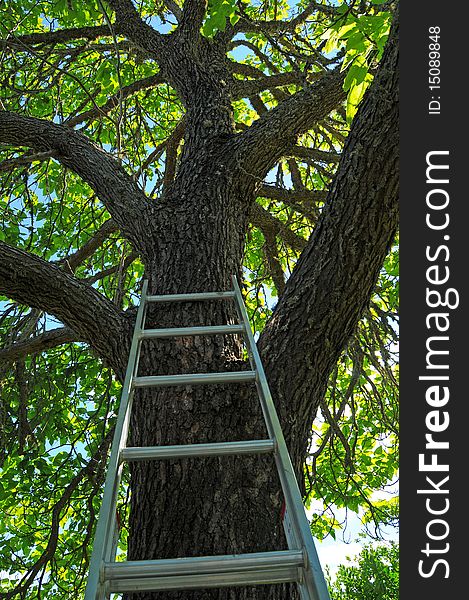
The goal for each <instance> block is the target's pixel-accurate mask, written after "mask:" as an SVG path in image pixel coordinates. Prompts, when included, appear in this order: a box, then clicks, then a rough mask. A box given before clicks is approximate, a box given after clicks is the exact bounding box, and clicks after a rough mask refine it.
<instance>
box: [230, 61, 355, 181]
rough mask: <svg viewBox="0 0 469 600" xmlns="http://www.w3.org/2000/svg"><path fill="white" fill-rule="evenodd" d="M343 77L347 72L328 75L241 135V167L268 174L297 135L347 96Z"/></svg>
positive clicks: (293, 96)
mask: <svg viewBox="0 0 469 600" xmlns="http://www.w3.org/2000/svg"><path fill="white" fill-rule="evenodd" d="M343 78H344V74H343V73H338V72H332V73H328V74H326V75H324V76H323V77H322V78H321V79H320V80H318V81H317V82H315V83H313V84H312V85H310V86H309V87H308V88H306V89H305V90H302V91H299V92H297V93H296V94H293V95H292V96H290V97H289V98H287V99H286V100H284V101H283V102H281V103H280V104H279V105H278V106H277V107H276V108H274V109H273V110H271V111H269V112H268V113H266V114H264V115H262V116H261V117H260V118H259V119H258V120H257V121H255V122H254V123H253V124H252V125H251V127H249V129H247V130H246V131H245V132H244V133H242V134H241V135H239V136H237V138H236V139H235V140H234V142H233V143H234V144H235V145H236V146H237V149H236V150H235V152H236V154H237V157H238V164H239V166H240V167H241V168H242V169H244V170H245V171H246V172H248V173H250V174H251V175H253V176H255V177H262V176H264V175H265V173H266V172H267V170H268V169H269V168H270V167H271V166H272V164H273V163H274V162H275V160H276V159H278V158H279V157H280V156H284V155H285V154H287V149H289V148H291V147H292V146H294V145H295V142H296V137H297V136H299V135H301V134H302V133H305V132H306V131H308V130H309V129H311V127H312V126H313V125H314V124H315V123H317V122H318V121H321V120H322V119H324V118H325V117H326V116H327V115H328V114H329V113H330V112H331V111H332V110H334V109H335V108H336V107H337V106H338V105H339V104H340V103H341V102H342V101H343V100H344V99H345V92H344V91H343V89H342V82H343Z"/></svg>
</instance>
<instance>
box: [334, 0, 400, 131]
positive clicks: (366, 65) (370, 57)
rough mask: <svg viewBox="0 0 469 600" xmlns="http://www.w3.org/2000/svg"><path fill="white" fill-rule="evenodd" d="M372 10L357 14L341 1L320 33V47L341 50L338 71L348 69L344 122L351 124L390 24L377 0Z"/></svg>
mask: <svg viewBox="0 0 469 600" xmlns="http://www.w3.org/2000/svg"><path fill="white" fill-rule="evenodd" d="M373 4H375V5H377V9H376V11H375V12H374V13H371V14H369V13H367V14H359V13H358V12H357V11H356V10H354V8H353V5H352V6H350V7H349V6H348V5H347V4H345V3H343V4H342V5H341V6H340V8H339V12H340V14H341V18H339V19H338V20H337V21H336V22H335V23H334V24H333V25H332V26H331V27H330V28H329V29H328V30H327V31H326V32H325V33H324V34H323V39H325V40H326V44H325V47H324V50H325V51H326V52H328V53H334V52H337V51H339V50H340V51H342V52H343V53H344V61H343V63H342V67H341V68H342V70H345V69H348V73H347V76H346V78H345V81H344V90H345V91H347V92H348V95H347V111H346V112H347V122H348V123H351V122H352V119H353V117H354V115H355V113H356V112H357V108H358V105H359V103H360V101H361V100H362V98H363V96H364V94H365V91H366V90H367V88H368V87H369V85H370V83H371V81H372V80H373V75H372V71H373V69H374V68H375V67H376V64H377V63H378V62H379V60H380V59H381V57H382V54H383V50H384V46H385V44H386V40H387V38H388V35H389V28H390V26H391V17H392V16H391V14H390V13H389V12H379V10H380V9H379V8H378V5H380V4H383V2H382V1H381V0H378V1H374V2H373Z"/></svg>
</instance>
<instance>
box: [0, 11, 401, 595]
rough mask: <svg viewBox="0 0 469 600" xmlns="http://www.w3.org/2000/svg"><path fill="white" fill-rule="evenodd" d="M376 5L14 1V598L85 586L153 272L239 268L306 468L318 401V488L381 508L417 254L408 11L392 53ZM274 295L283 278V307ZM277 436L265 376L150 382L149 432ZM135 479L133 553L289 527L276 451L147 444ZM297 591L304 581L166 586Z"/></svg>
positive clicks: (10, 280) (213, 365)
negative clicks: (265, 408)
mask: <svg viewBox="0 0 469 600" xmlns="http://www.w3.org/2000/svg"><path fill="white" fill-rule="evenodd" d="M379 5H380V2H376V1H374V2H361V3H360V4H359V5H358V4H357V5H356V3H355V2H351V3H349V4H346V3H341V2H339V3H336V4H333V5H332V4H331V5H329V4H327V3H323V2H299V3H296V4H294V5H293V6H292V7H289V5H288V4H286V3H283V2H273V3H270V2H266V3H262V4H260V5H259V4H257V3H256V4H253V5H248V4H246V3H242V2H239V3H234V2H231V1H227V2H224V3H220V2H217V1H214V2H209V4H208V7H207V6H206V3H205V2H204V1H201V0H185V2H184V3H183V4H181V3H178V2H174V1H173V0H164V1H162V2H146V1H142V2H140V3H138V5H137V6H135V5H134V4H133V3H132V2H131V0H107V2H106V3H104V2H102V1H101V0H97V1H96V2H86V3H83V2H82V3H80V2H78V1H77V0H72V1H71V2H66V1H65V0H57V1H56V2H51V3H37V2H33V1H26V2H24V1H22V2H18V1H13V0H12V1H11V2H10V3H9V5H8V8H9V10H8V12H7V13H6V14H5V17H4V20H3V23H2V29H3V31H4V35H3V40H2V41H1V52H2V69H3V81H4V89H5V94H4V99H3V100H2V111H1V112H0V143H1V144H2V158H3V162H1V164H0V171H1V172H2V173H3V176H4V178H3V181H4V183H3V194H4V196H3V197H4V199H5V209H4V217H3V219H4V220H3V223H4V227H3V230H2V241H1V242H0V293H1V294H3V295H4V297H5V299H6V300H8V302H5V303H4V304H3V308H4V313H3V317H2V327H3V329H4V335H5V338H4V346H3V349H2V350H1V351H0V352H1V359H2V365H3V366H2V375H3V380H4V388H5V390H6V391H7V392H8V394H9V395H8V398H9V400H8V401H5V402H4V405H3V409H2V410H3V412H2V420H3V430H4V447H5V450H4V453H3V456H2V458H3V475H4V481H5V482H6V483H4V486H5V489H4V495H3V498H6V497H8V498H9V502H10V504H9V505H8V506H9V509H8V512H7V514H8V523H9V524H10V529H9V530H8V531H7V532H6V533H5V532H4V531H0V533H2V534H3V553H4V556H5V555H7V554H10V555H11V559H10V563H9V564H10V571H11V572H12V573H13V574H14V575H15V574H16V577H15V576H13V579H12V581H8V582H5V591H2V592H0V598H13V597H16V596H19V597H28V598H29V597H33V595H34V594H35V593H38V594H40V592H37V590H38V589H39V590H41V589H42V590H44V592H43V593H45V594H46V595H47V597H48V598H64V597H70V590H71V589H72V590H76V591H75V592H74V593H75V594H76V595H77V597H78V595H79V591H78V590H79V589H80V586H82V584H83V579H84V577H85V575H86V565H87V561H88V558H89V543H90V539H91V538H92V533H93V525H94V516H95V514H96V512H97V510H98V507H99V494H100V489H101V486H102V482H103V477H104V472H105V462H106V456H107V452H108V450H109V444H110V439H111V435H112V425H113V421H114V417H115V410H116V403H117V402H118V390H119V382H122V380H123V377H124V373H125V368H126V363H127V358H128V351H129V346H130V339H131V335H132V329H133V323H134V319H135V309H134V299H135V294H137V293H138V286H139V285H140V284H141V281H142V278H143V277H146V278H148V280H149V287H150V290H151V292H152V293H158V294H164V293H182V292H197V291H210V290H223V289H227V288H229V287H230V276H231V274H236V275H237V276H238V277H239V278H240V279H246V280H247V282H248V284H250V289H249V286H248V292H249V293H250V295H248V296H247V302H248V306H249V308H250V311H251V315H252V318H253V322H254V324H255V326H256V327H257V328H258V329H259V330H261V329H262V334H261V335H260V338H259V341H258V346H259V349H260V352H261V355H262V358H263V361H264V365H265V368H266V372H267V376H268V379H269V382H270V386H271V389H272V392H273V396H274V398H275V402H276V405H277V409H278V412H279V415H280V417H281V421H282V425H283V428H284V432H285V435H286V438H287V443H288V446H289V449H290V453H291V456H292V459H293V462H294V465H295V468H296V469H297V474H298V477H299V479H300V481H301V479H302V478H303V469H304V466H305V459H306V456H307V454H308V452H309V448H310V440H311V426H312V423H313V421H314V419H315V417H316V415H317V413H318V410H319V408H321V412H322V414H323V416H324V418H325V420H326V422H327V425H326V430H325V431H324V432H323V436H322V438H321V442H320V444H319V446H320V447H319V450H320V451H321V452H322V451H324V452H322V453H321V452H319V450H318V451H317V452H315V453H313V455H312V457H311V460H310V461H309V462H307V472H308V473H309V474H310V475H311V474H312V476H313V480H312V484H311V485H313V486H316V488H317V489H319V490H320V491H322V492H324V496H325V497H327V498H328V500H327V502H329V497H332V496H331V494H332V493H334V494H335V496H334V498H335V499H336V500H337V499H341V502H342V504H343V505H345V506H349V507H351V508H352V509H353V510H356V509H357V508H358V505H359V504H360V505H363V504H364V505H366V506H368V507H369V508H371V509H372V512H373V510H374V509H373V507H372V503H371V502H370V500H369V496H370V493H369V490H368V491H366V492H364V491H363V487H360V485H358V484H357V482H356V479H355V477H354V469H355V468H356V465H355V466H354V457H355V456H356V455H355V454H354V450H355V449H356V447H355V446H356V445H357V443H358V441H359V439H360V440H362V441H363V439H364V438H368V442H370V438H371V442H370V444H371V445H370V444H368V442H367V444H368V447H367V451H365V452H364V456H367V457H368V460H369V463H370V464H369V465H368V466H369V467H370V473H372V475H370V478H372V479H370V481H371V484H370V485H371V488H370V489H372V488H373V486H374V487H379V486H380V485H382V484H383V481H384V482H385V481H386V479H387V478H389V477H390V476H392V475H393V473H394V471H395V462H393V461H392V460H389V461H388V462H386V460H385V457H388V458H389V456H391V454H392V453H391V454H390V453H386V451H385V450H383V446H382V445H381V446H379V447H380V448H381V450H380V451H379V452H380V453H381V454H382V456H378V454H376V456H375V457H374V459H373V460H372V458H370V452H373V453H375V452H376V453H378V450H379V448H377V447H376V438H377V437H378V436H379V432H383V431H394V429H395V427H396V420H395V414H394V413H393V412H392V411H393V410H394V408H389V406H387V405H385V403H384V404H383V401H382V395H383V392H382V388H381V387H380V386H381V385H383V386H384V387H385V386H389V389H391V388H392V386H393V385H394V383H395V380H394V379H393V378H394V377H395V373H394V370H393V369H394V367H392V368H391V367H389V368H388V367H386V365H385V362H386V361H384V363H383V360H382V359H385V358H386V356H388V355H389V353H390V349H389V347H387V346H386V347H385V345H382V346H380V345H379V344H380V343H381V342H382V340H383V337H382V336H384V337H385V338H386V344H388V342H389V340H390V339H391V338H392V336H393V333H394V327H393V324H392V318H393V311H394V306H395V297H394V295H393V294H394V292H393V290H392V283H390V281H391V280H390V278H389V277H391V278H392V277H394V275H395V254H394V255H392V256H391V258H388V259H386V256H387V254H388V252H389V250H390V247H391V244H392V241H393V239H394V236H395V232H396V228H397V185H398V171H397V160H398V126H397V116H398V108H397V57H398V52H397V9H396V10H394V14H395V19H394V26H393V29H392V31H391V33H390V35H389V40H388V42H387V45H386V48H385V51H384V54H383V47H384V41H385V40H386V38H387V34H388V28H389V23H390V19H391V14H390V12H386V10H389V9H390V8H392V6H388V5H386V6H385V7H384V9H386V10H383V7H381V6H379ZM381 55H382V58H381ZM378 62H379V66H378ZM341 65H343V66H346V67H348V70H346V69H344V70H341V69H340V66H341ZM373 75H374V80H373V82H372V83H371V85H369V84H370V81H371V79H372V78H373ZM368 86H369V87H368ZM367 87H368V91H367V92H366V93H365V96H364V98H363V100H362V101H361V104H360V106H359V108H358V110H357V105H358V103H359V101H360V100H361V98H362V97H363V94H364V92H365V89H366V88H367ZM344 88H345V89H344ZM355 113H356V114H355ZM352 119H353V120H352ZM350 124H351V127H350V133H348V125H350ZM347 134H348V135H347ZM275 173H276V175H275V183H274V182H273V181H272V178H273V174H275ZM385 259H386V260H387V263H385ZM383 264H384V265H385V270H384V272H383ZM380 273H382V274H383V273H384V279H383V280H382V281H385V283H381V284H378V288H379V289H378V288H376V284H377V280H378V277H379V275H380ZM285 274H287V275H288V279H287V280H286V281H285V279H286V277H285ZM386 276H388V277H387V279H386ZM267 293H270V294H271V295H274V296H276V297H278V302H277V304H276V307H275V310H274V311H273V313H272V314H271V315H270V317H269V318H268V319H267V316H269V311H268V309H267V308H266V307H265V298H264V300H262V295H263V294H264V295H265V294H267ZM372 294H374V296H373V300H372V305H371V308H370V298H372ZM377 298H380V299H379V300H377ZM390 298H391V299H392V298H393V300H392V301H391V300H390ZM362 317H364V320H363V319H362ZM235 318H236V315H235V314H234V309H233V307H232V306H231V305H229V304H228V303H212V304H210V305H209V306H207V304H202V303H197V302H193V303H183V304H176V305H167V306H166V307H164V308H161V307H158V308H153V310H151V311H150V312H149V315H148V320H147V325H148V326H152V325H153V326H156V324H157V326H158V327H164V326H171V325H178V326H188V325H198V324H220V323H227V322H235ZM360 319H362V320H361V321H360ZM57 322H58V323H59V325H57ZM359 323H360V325H358V324H359ZM264 325H265V326H264ZM357 327H359V328H358V329H357ZM383 332H384V333H383ZM353 336H355V337H353ZM351 340H352V341H351ZM347 343H348V351H347V352H348V353H347V355H345V358H343V361H347V360H349V361H351V362H352V364H353V369H352V372H351V375H350V378H349V382H348V385H346V386H345V387H346V388H347V389H344V390H341V389H340V385H339V386H337V385H336V386H335V387H334V386H332V388H330V389H329V392H328V393H329V396H328V398H329V399H330V400H331V403H332V404H328V403H327V402H326V401H325V395H326V393H327V387H328V381H329V378H330V376H331V372H333V376H334V373H335V374H336V375H337V374H338V372H339V371H343V368H344V364H345V363H344V362H342V363H340V362H338V361H339V357H341V355H342V352H343V350H344V348H346V346H347ZM367 344H368V346H367ZM364 347H365V351H363V348H364ZM378 355H379V356H378ZM341 360H342V359H341ZM244 365H245V357H244V355H243V349H242V346H241V343H240V341H239V340H238V339H237V338H235V337H229V336H215V337H211V338H208V337H198V338H190V339H189V338H179V339H177V340H175V341H167V340H166V341H158V342H150V341H149V342H148V343H147V342H145V344H144V347H143V354H142V359H141V364H140V374H142V375H146V374H163V373H165V374H173V373H180V372H200V371H226V370H239V369H242V368H244ZM372 368H373V369H374V371H373V374H371V375H370V369H372ZM367 377H368V382H367V381H366V378H367ZM334 381H337V377H336V378H335V379H334ZM344 381H346V377H345V375H343V377H342V379H341V382H342V383H341V386H342V387H343V386H344ZM373 386H375V390H373ZM378 388H379V389H378ZM358 389H361V394H362V397H363V398H365V401H366V402H368V401H370V407H369V408H370V411H369V414H373V415H376V414H379V415H380V420H381V423H379V422H378V421H377V419H376V416H374V417H373V418H371V417H370V419H369V421H370V423H367V424H366V425H365V426H364V427H363V430H362V431H361V433H360V436H361V437H360V436H358V435H356V432H357V431H358V430H357V429H353V427H352V429H350V427H351V426H350V425H347V427H349V430H348V431H346V429H345V425H344V427H342V428H341V423H342V421H343V419H344V418H345V417H346V418H347V419H348V420H349V422H351V423H352V425H353V423H354V418H353V416H354V414H355V413H354V410H355V408H356V406H355V405H354V394H356V393H358V392H357V390H358ZM331 390H332V391H331ZM370 390H371V392H370ZM380 390H381V392H380ZM386 393H387V392H386V391H385V392H384V396H386ZM392 393H394V392H392ZM380 394H381V396H380ZM340 398H344V399H345V400H344V401H342V400H340V401H339V400H338V399H340ZM335 402H339V403H338V405H335ZM347 406H349V407H350V406H351V407H352V413H353V414H352V418H351V419H350V411H349V409H347V408H346V407H347ZM354 406H355V408H353V407H354ZM331 407H332V408H331ZM370 432H373V433H370ZM264 435H265V432H264V428H263V425H262V417H261V415H260V411H259V407H258V403H257V399H256V396H255V392H254V390H253V389H252V388H251V387H250V386H249V385H245V386H221V385H219V386H216V387H194V388H190V387H185V388H181V389H179V388H168V389H161V390H158V391H157V392H156V391H155V390H146V391H142V392H141V394H140V395H139V397H137V398H136V401H135V404H134V413H133V420H132V423H131V440H130V443H131V445H135V446H145V445H159V444H179V443H181V444H182V443H198V442H199V443H200V442H208V441H221V440H243V439H252V438H260V437H264ZM334 440H335V445H334V443H333V442H334ZM350 440H352V442H353V443H351V442H350ZM337 442H340V444H339V445H340V451H339V450H338V448H339V445H338V444H337ZM325 448H328V449H329V451H330V454H329V457H330V463H331V464H330V468H329V469H326V470H325V468H324V466H323V467H321V457H324V456H326V451H325ZM363 448H365V446H363ZM392 457H394V454H392ZM371 463H373V464H371ZM381 463H383V464H384V465H385V468H383V470H381V471H380V469H381ZM321 468H322V470H321ZM326 471H327V473H328V475H327V476H325V472H326ZM342 475H345V478H343V477H342ZM329 476H330V477H329ZM328 477H329V479H328ZM331 478H332V479H331ZM127 481H128V487H126V488H124V492H128V496H129V497H127V496H123V498H122V502H121V507H120V511H121V518H122V531H121V547H122V548H124V547H125V546H126V545H127V544H128V554H129V557H130V558H131V559H141V558H155V557H174V556H184V555H186V556H187V555H191V554H200V553H201V552H203V553H206V554H218V553H231V552H245V551H256V550H269V549H274V548H277V549H278V548H279V547H281V546H282V543H283V533H282V526H281V518H280V513H281V506H282V498H281V493H280V490H279V485H278V482H277V480H276V477H275V469H274V467H273V462H272V460H271V459H270V458H262V459H261V458H259V457H247V458H242V459H241V458H238V459H236V460H234V459H230V458H226V459H206V460H200V459H198V460H182V461H177V462H176V461H168V462H158V463H154V462H151V463H136V464H133V465H132V467H131V469H130V474H129V476H128V480H127ZM25 482H27V483H25ZM308 482H309V479H308ZM31 489H34V492H35V493H34V496H33V495H31V491H30V490H31ZM15 490H16V500H13V503H12V500H11V499H12V492H15ZM328 494H329V496H328ZM19 498H21V501H20V500H19ZM15 504H16V506H15ZM127 513H128V519H127ZM4 527H7V525H5V526H4ZM12 531H13V532H14V533H12ZM286 595H288V597H292V598H294V597H295V591H294V590H287V589H286V588H285V586H277V587H275V588H269V589H267V588H265V589H255V590H253V589H250V590H249V589H248V590H240V589H238V590H235V591H233V590H225V591H221V592H220V591H199V592H191V593H174V594H165V595H164V597H165V598H185V599H186V598H197V599H202V598H204V599H205V598H207V599H208V598H237V599H243V598H256V599H258V598H259V599H260V598H285V597H286ZM34 597H35V596H34ZM38 597H39V596H38ZM134 597H138V599H139V600H147V599H148V600H149V599H150V598H157V597H160V596H158V595H157V594H139V595H138V596H134Z"/></svg>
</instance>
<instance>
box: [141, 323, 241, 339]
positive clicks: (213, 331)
mask: <svg viewBox="0 0 469 600" xmlns="http://www.w3.org/2000/svg"><path fill="white" fill-rule="evenodd" d="M220 333H244V325H210V326H209V325H207V326H205V327H170V328H167V329H144V330H143V331H142V332H141V333H140V335H139V338H140V339H149V338H171V337H181V336H185V335H217V334H220Z"/></svg>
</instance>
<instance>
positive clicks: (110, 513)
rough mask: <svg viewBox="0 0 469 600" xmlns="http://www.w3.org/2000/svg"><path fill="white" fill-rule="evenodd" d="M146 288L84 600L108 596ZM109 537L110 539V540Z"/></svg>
mask: <svg viewBox="0 0 469 600" xmlns="http://www.w3.org/2000/svg"><path fill="white" fill-rule="evenodd" d="M147 288H148V281H144V283H143V288H142V296H141V298H140V304H139V307H138V310H137V317H136V320H135V327H134V334H133V337H132V344H131V347H130V352H129V361H128V363H127V371H126V374H125V380H124V385H123V387H122V392H121V401H120V406H119V412H118V416H117V422H116V426H115V430H114V437H113V441H112V446H111V456H110V458H109V463H108V471H107V474H106V481H105V484H104V492H103V500H102V503H101V508H100V511H99V517H98V523H97V526H96V532H95V537H94V544H93V552H92V554H91V560H90V568H89V575H88V581H87V585H86V591H85V598H84V600H101V599H102V598H104V594H105V591H104V586H103V583H104V582H103V581H102V580H101V574H102V567H103V564H104V559H105V554H106V551H107V554H108V555H109V554H111V553H112V545H113V539H112V538H113V537H114V536H113V535H112V536H111V535H110V533H111V532H113V530H114V528H115V521H116V515H115V511H116V505H117V492H118V486H119V483H120V475H121V472H122V465H120V464H119V454H120V450H121V447H122V446H123V444H125V441H126V438H127V433H128V428H129V421H130V410H129V408H130V407H131V404H132V399H133V388H132V379H133V377H134V375H135V370H136V367H137V365H138V350H139V345H140V343H139V333H140V331H141V329H142V327H143V321H144V312H145V299H146V294H147ZM110 537H111V539H109V538H110ZM98 593H99V595H98Z"/></svg>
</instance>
